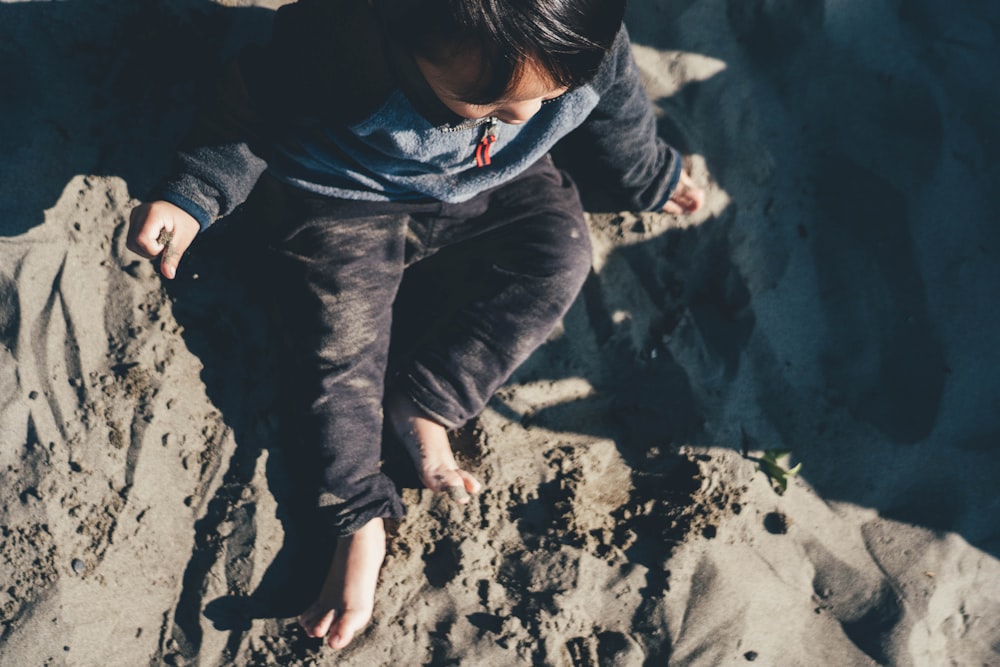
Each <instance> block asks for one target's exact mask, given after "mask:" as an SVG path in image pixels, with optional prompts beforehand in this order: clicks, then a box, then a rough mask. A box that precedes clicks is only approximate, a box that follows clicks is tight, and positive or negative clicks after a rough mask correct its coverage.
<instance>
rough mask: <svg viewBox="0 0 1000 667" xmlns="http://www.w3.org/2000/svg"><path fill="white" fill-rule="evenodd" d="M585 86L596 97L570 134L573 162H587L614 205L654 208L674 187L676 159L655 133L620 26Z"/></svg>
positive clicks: (678, 168)
mask: <svg viewBox="0 0 1000 667" xmlns="http://www.w3.org/2000/svg"><path fill="white" fill-rule="evenodd" d="M591 85H592V86H593V87H594V89H595V90H596V91H597V93H598V94H599V95H600V96H601V99H600V102H598V104H597V107H596V108H595V109H594V111H593V112H591V114H590V116H589V117H588V118H587V120H586V121H584V122H583V124H582V125H581V126H580V128H579V129H577V130H576V131H575V132H574V135H573V136H572V137H571V141H572V148H571V151H572V153H571V154H572V155H573V160H574V162H577V163H582V164H585V165H587V166H586V167H585V168H586V170H587V171H588V172H589V173H590V175H591V177H592V178H593V179H595V181H596V182H599V183H600V184H601V185H602V187H604V188H606V189H608V190H610V194H611V195H612V196H613V198H614V201H615V203H616V204H617V205H619V206H620V207H622V208H626V209H630V210H639V211H649V210H657V209H660V208H661V207H662V206H663V205H664V204H665V203H666V202H667V200H668V199H669V198H670V195H671V194H672V193H673V191H674V189H675V188H676V187H677V182H678V180H679V179H680V172H681V158H680V154H679V153H678V152H677V151H676V150H674V149H673V148H672V147H670V146H668V145H667V144H666V143H665V142H664V141H663V140H662V139H661V138H660V137H659V136H658V135H657V131H656V117H655V115H654V113H653V105H652V104H651V103H650V101H649V98H648V97H647V96H646V91H645V88H643V85H642V81H641V80H640V79H639V68H638V67H637V66H636V64H635V59H634V58H633V57H632V47H631V44H630V42H629V39H628V33H627V31H626V30H625V28H624V26H623V27H622V29H621V31H620V32H619V33H618V37H617V38H616V39H615V42H614V44H613V45H612V48H611V51H610V52H609V53H608V55H607V56H606V57H605V62H604V63H603V64H602V66H601V69H600V70H599V72H598V74H597V76H596V77H595V79H594V81H593V82H592V83H591Z"/></svg>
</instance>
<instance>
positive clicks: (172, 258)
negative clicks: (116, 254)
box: [126, 201, 201, 279]
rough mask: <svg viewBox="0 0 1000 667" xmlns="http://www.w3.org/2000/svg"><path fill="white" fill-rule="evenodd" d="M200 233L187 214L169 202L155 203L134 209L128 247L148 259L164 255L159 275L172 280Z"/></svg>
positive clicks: (198, 226)
mask: <svg viewBox="0 0 1000 667" xmlns="http://www.w3.org/2000/svg"><path fill="white" fill-rule="evenodd" d="M200 230H201V226H200V225H199V224H198V221H197V220H195V219H194V218H193V217H191V215H190V214H189V213H188V212H187V211H185V210H183V209H181V208H179V207H177V206H174V205H173V204H171V203H170V202H165V201H154V202H150V203H148V204H141V205H139V206H136V207H135V208H134V209H132V215H131V217H130V219H129V229H128V240H127V242H126V245H127V246H128V249H129V250H131V251H132V252H134V253H136V254H138V255H142V256H143V257H145V258H147V259H153V258H154V257H157V256H160V255H162V257H161V259H160V272H161V273H163V275H164V277H166V278H170V279H173V277H174V276H176V275H177V264H178V263H179V262H180V261H181V256H182V255H183V254H184V253H185V251H187V249H188V246H190V245H191V242H192V241H193V240H194V237H195V236H197V235H198V232H199V231H200Z"/></svg>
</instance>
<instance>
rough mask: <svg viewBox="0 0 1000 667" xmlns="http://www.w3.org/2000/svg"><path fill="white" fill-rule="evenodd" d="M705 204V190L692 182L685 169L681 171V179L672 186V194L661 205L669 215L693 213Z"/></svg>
mask: <svg viewBox="0 0 1000 667" xmlns="http://www.w3.org/2000/svg"><path fill="white" fill-rule="evenodd" d="M704 205H705V191H704V190H702V189H701V188H699V187H698V186H697V185H695V184H694V181H692V180H691V175H690V174H689V173H688V170H687V169H684V170H683V171H681V180H680V181H679V182H678V183H677V187H676V188H674V194H672V195H670V200H669V201H667V203H666V204H664V205H663V210H664V212H666V213H669V214H671V215H686V214H689V213H694V212H695V211H697V210H698V209H700V208H701V207H702V206H704Z"/></svg>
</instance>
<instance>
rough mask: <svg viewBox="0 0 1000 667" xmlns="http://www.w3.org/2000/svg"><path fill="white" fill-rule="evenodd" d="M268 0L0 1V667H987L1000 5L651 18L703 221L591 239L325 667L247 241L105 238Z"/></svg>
mask: <svg viewBox="0 0 1000 667" xmlns="http://www.w3.org/2000/svg"><path fill="white" fill-rule="evenodd" d="M274 4H277V3H246V2H240V3H237V2H226V3H220V4H212V3H209V2H205V1H204V0H198V1H196V0H176V1H173V2H166V1H161V2H152V3H125V2H111V0H103V1H92V2H86V3H85V2H82V1H80V0H68V1H66V2H2V3H0V84H2V85H0V90H2V91H3V93H2V95H0V117H2V118H3V121H4V122H3V125H2V127H0V664H2V665H11V666H15V667H20V666H27V665H62V664H65V665H101V666H111V665H122V666H134V665H145V664H152V665H161V664H164V665H196V664H197V665H206V666H207V665H331V664H345V665H359V666H362V665H363V666H370V665H387V664H396V665H412V664H427V665H458V664H461V665H477V666H478V665H516V664H541V665H566V666H570V665H572V666H574V667H585V666H586V667H596V666H598V665H626V666H638V665H657V666H658V665H685V666H686V665H743V664H747V663H754V664H762V665H779V666H785V665H807V666H812V665H875V664H881V665H918V666H920V665H927V666H935V667H936V666H939V665H963V666H965V665H970V666H971V665H976V666H979V665H1000V561H998V556H1000V518H998V517H1000V502H998V499H1000V491H998V489H1000V485H998V484H997V482H996V480H997V478H998V473H1000V459H998V453H997V452H998V447H1000V382H998V381H997V379H996V373H997V370H998V369H1000V345H998V341H1000V316H998V315H997V310H996V307H995V304H996V291H997V289H998V287H1000V231H998V230H1000V227H998V226H997V225H996V220H997V219H998V218H1000V196H998V195H997V187H996V184H997V183H1000V151H998V149H1000V115H998V111H997V110H998V109H1000V87H998V86H997V85H996V73H997V72H998V71H1000V44H998V40H1000V6H998V5H996V4H995V3H988V2H974V1H972V0H967V1H964V2H958V3H950V4H946V3H944V2H934V1H933V0H907V1H906V2H886V1H882V0H872V1H869V2H853V3H851V2H840V1H835V0H826V1H825V2H824V1H823V0H803V1H801V2H785V1H783V0H752V1H751V0H745V1H738V0H730V1H729V2H724V1H722V0H701V1H699V2H694V1H693V0H677V1H673V2H667V1H666V0H635V2H634V3H633V4H632V6H631V7H630V9H629V17H628V20H629V25H630V26H631V32H632V36H633V40H634V42H635V44H636V47H635V48H636V53H637V57H638V58H639V61H640V65H641V67H642V70H643V72H644V74H645V76H646V78H647V83H648V88H649V91H650V95H651V97H652V98H653V99H654V102H655V104H656V105H657V108H658V109H659V110H660V111H661V112H662V131H663V134H664V136H666V137H668V138H669V139H670V140H672V141H673V142H674V143H675V144H676V145H677V146H678V147H680V148H681V149H682V150H683V152H684V153H685V155H686V156H687V157H688V159H689V161H690V164H691V166H692V170H693V173H694V175H695V178H696V180H698V181H699V182H700V183H702V184H704V185H706V187H707V188H708V206H707V207H706V210H704V211H703V212H701V213H699V214H697V215H695V216H694V217H693V218H692V219H689V220H678V219H675V218H671V217H669V216H664V215H643V216H636V215H633V214H625V213H621V214H619V213H594V214H593V215H592V216H591V219H590V222H591V226H592V229H593V235H594V239H595V257H594V266H595V272H594V274H593V275H592V276H591V278H590V280H589V281H588V283H587V285H586V288H585V289H584V292H583V294H582V295H581V297H580V299H579V300H578V302H577V303H576V304H575V305H574V307H573V308H572V310H571V311H570V312H569V314H568V315H567V317H566V319H565V322H564V326H563V327H562V328H561V329H560V330H559V331H558V332H557V333H556V334H555V335H554V336H553V338H552V340H551V341H550V342H549V343H547V344H546V345H545V346H544V347H543V348H542V349H540V350H539V351H538V352H537V353H536V354H535V355H534V356H533V357H532V358H531V359H530V360H529V362H528V363H527V364H526V365H525V366H524V367H523V368H522V369H521V370H520V371H519V372H518V373H517V375H516V376H515V377H514V378H513V379H512V381H511V382H510V384H509V385H508V386H506V387H504V388H503V389H502V390H501V391H500V392H499V394H498V395H497V396H496V398H495V399H494V400H493V401H492V402H491V403H490V405H489V407H488V409H487V410H486V412H485V413H484V414H483V415H482V417H481V418H480V419H479V420H478V421H477V422H476V423H475V424H472V425H470V427H468V428H467V429H465V430H464V431H463V432H461V433H460V434H457V435H456V443H455V446H456V449H457V450H458V452H459V455H460V457H461V458H462V460H463V461H464V462H465V463H466V465H468V466H469V467H470V468H471V469H472V470H474V471H475V472H476V473H477V474H478V475H479V476H480V478H481V479H483V481H484V482H485V483H486V487H487V489H486V491H485V492H484V493H482V494H481V495H480V496H479V497H477V498H476V499H475V501H474V502H473V503H472V504H471V505H470V506H468V507H467V508H465V509H462V508H458V507H455V506H453V505H452V504H450V503H449V502H448V501H447V499H446V498H442V497H436V496H432V495H430V494H429V493H428V492H426V491H423V490H421V489H419V488H417V487H416V486H414V485H409V486H408V487H407V488H406V490H405V500H406V502H407V504H408V506H409V508H410V513H409V517H408V519H407V520H406V521H405V522H403V523H402V524H401V525H400V526H399V527H398V529H397V530H396V531H395V534H394V536H393V537H392V539H391V542H390V545H389V555H388V558H387V560H386V563H385V567H384V568H383V571H382V575H381V583H380V588H379V592H378V597H377V600H376V611H375V618H374V621H373V623H372V625H371V626H370V628H369V629H368V630H367V631H366V632H365V633H364V634H363V635H362V636H361V637H359V638H358V640H357V641H356V642H355V643H354V644H353V645H352V646H351V647H349V648H348V649H346V650H344V651H342V652H340V653H334V652H332V651H330V650H328V649H324V648H321V647H320V646H319V643H318V641H316V640H310V639H308V638H306V637H304V635H303V634H302V632H301V631H300V630H299V629H298V628H297V627H296V625H295V624H294V622H293V619H294V616H295V614H296V613H297V612H298V611H300V610H301V609H302V608H303V607H304V606H305V605H306V604H307V603H308V601H309V599H310V596H311V595H313V593H314V592H315V587H316V586H317V581H318V578H319V577H320V576H321V575H322V569H323V567H324V564H323V562H322V561H323V558H324V549H325V548H326V546H324V545H323V544H322V542H321V541H320V540H319V538H318V537H317V535H316V531H315V530H314V529H313V528H312V527H311V524H310V522H309V521H308V516H309V515H308V511H306V508H305V507H304V504H305V503H306V501H305V500H304V498H305V497H306V496H307V494H306V490H305V489H303V488H302V486H301V485H300V484H298V483H297V475H296V473H295V470H296V466H295V464H294V460H293V459H294V457H292V456H290V453H289V451H288V449H287V446H286V445H287V438H284V437H283V433H284V431H283V429H284V428H285V427H286V426H287V424H285V420H284V418H283V416H282V414H283V412H282V409H281V401H280V398H281V395H280V391H279V390H278V381H277V378H278V377H279V375H280V371H281V368H280V366H281V364H280V361H279V360H278V359H277V358H276V355H275V354H273V349H274V340H273V338H272V336H273V332H272V330H271V328H270V327H269V324H268V320H267V318H266V317H265V315H264V309H263V307H262V304H261V303H260V302H261V297H260V290H259V289H258V287H259V284H260V283H259V282H257V281H259V280H261V279H265V278H266V277H265V276H260V275H259V272H258V273H257V274H255V273H254V271H253V266H252V262H251V261H249V259H248V258H249V257H252V255H249V254H247V252H244V251H245V248H243V246H242V245H241V243H242V241H241V239H242V240H246V239H245V237H246V236H247V235H246V234H243V235H241V234H238V233H235V234H234V233H232V232H231V229H232V227H230V231H229V232H228V234H227V231H226V230H225V229H222V228H220V229H221V231H220V232H219V233H218V234H215V235H214V237H213V236H211V235H210V236H206V237H205V239H203V240H202V241H201V242H200V247H199V248H198V249H196V251H194V252H193V253H192V256H191V257H190V258H189V260H188V262H187V269H186V270H185V272H184V273H183V275H182V276H181V277H179V278H178V280H177V281H175V282H174V283H172V284H170V285H169V286H168V285H165V282H166V281H162V280H161V279H160V278H158V276H157V275H156V274H155V272H154V270H153V267H152V266H150V264H149V263H148V262H145V261H141V260H139V259H137V258H136V257H134V256H132V255H130V254H129V253H128V251H127V250H125V248H124V231H125V228H126V224H127V216H128V212H129V210H130V208H131V207H132V206H133V205H134V204H135V203H136V202H137V201H138V200H139V199H140V198H141V197H143V196H144V194H145V193H146V191H147V190H148V188H149V187H150V186H151V185H152V184H153V183H154V182H155V180H156V179H157V178H158V177H159V176H160V175H162V174H163V173H164V171H165V170H166V168H167V166H168V164H169V159H170V152H171V150H170V149H171V146H172V145H173V144H174V143H175V142H176V141H177V139H178V138H179V136H180V134H181V133H182V132H183V129H184V127H185V126H186V124H187V122H188V119H189V118H190V114H191V111H192V108H193V104H194V102H193V100H194V98H195V93H196V91H197V89H198V86H199V85H200V83H202V82H204V81H205V80H206V78H207V74H208V72H209V71H210V69H211V67H210V65H211V64H212V63H215V62H218V61H219V60H220V59H222V58H223V57H225V55H227V54H229V53H232V52H233V50H234V49H236V48H237V47H238V46H239V45H240V44H242V43H245V42H246V41H248V40H250V39H253V38H255V36H257V35H260V34H262V31H263V30H264V29H265V28H266V23H267V20H268V17H269V16H270V10H269V7H271V6H273V5H274ZM234 239H236V240H235V241H234ZM226 247H235V250H233V249H231V250H230V251H229V252H224V251H223V249H224V248H226ZM248 265H249V266H248ZM773 450H788V451H790V452H791V455H790V457H791V458H790V460H789V461H787V462H785V465H786V467H787V466H791V465H793V464H795V463H801V469H800V470H799V474H798V475H796V476H791V477H789V478H788V480H787V490H786V491H785V492H784V493H781V494H779V493H778V492H776V491H775V488H774V484H773V481H772V480H770V479H769V478H768V476H767V475H765V473H764V472H762V470H761V466H760V463H759V461H760V458H761V457H762V456H764V454H765V452H767V451H773ZM403 468H404V472H405V466H403ZM404 476H405V475H404Z"/></svg>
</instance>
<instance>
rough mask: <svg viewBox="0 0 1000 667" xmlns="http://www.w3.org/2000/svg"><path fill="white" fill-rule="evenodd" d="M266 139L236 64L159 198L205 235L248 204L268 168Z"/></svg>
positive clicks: (196, 125) (197, 125) (199, 120)
mask: <svg viewBox="0 0 1000 667" xmlns="http://www.w3.org/2000/svg"><path fill="white" fill-rule="evenodd" d="M241 60H242V59H241ZM263 135H264V122H263V120H262V114H261V113H260V112H259V111H258V110H257V109H256V108H255V105H254V104H253V103H252V102H251V99H250V95H249V94H248V92H247V87H246V85H245V84H244V80H243V75H242V72H241V63H240V61H239V60H234V61H233V62H232V63H230V64H229V65H228V66H227V67H226V70H225V72H224V74H223V75H222V77H221V78H220V83H219V85H218V87H217V89H216V91H215V93H214V97H213V99H212V100H210V101H209V103H208V104H207V105H205V106H204V108H203V109H202V110H201V111H200V112H199V113H198V115H197V117H196V119H195V123H194V126H193V128H192V130H191V132H190V133H189V135H188V137H187V138H186V139H185V141H184V145H183V147H182V148H181V149H180V150H179V151H178V152H177V154H176V156H175V159H174V168H173V170H172V172H171V175H170V176H169V177H168V178H167V179H166V180H165V181H164V182H162V183H161V184H160V186H159V187H158V188H157V190H156V191H155V193H154V197H155V198H157V199H163V200H165V201H169V202H171V203H172V204H175V205H177V206H179V207H180V208H182V209H184V210H185V211H187V212H188V213H189V214H191V215H192V216H193V217H194V218H195V219H196V220H197V221H198V223H199V224H200V225H201V228H202V229H203V230H204V229H205V228H206V227H208V226H209V225H211V224H212V223H213V222H215V220H217V219H219V218H221V217H224V216H226V215H228V214H229V213H231V212H232V211H233V210H234V209H235V208H236V207H237V206H239V205H240V204H241V203H243V202H244V201H245V200H246V198H247V197H248V196H249V195H250V191H251V190H253V187H254V185H255V184H256V183H257V179H258V178H260V175H261V174H262V173H263V172H264V170H265V169H266V168H267V161H266V159H265V150H264V149H263V146H264V145H265V142H264V137H263Z"/></svg>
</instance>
